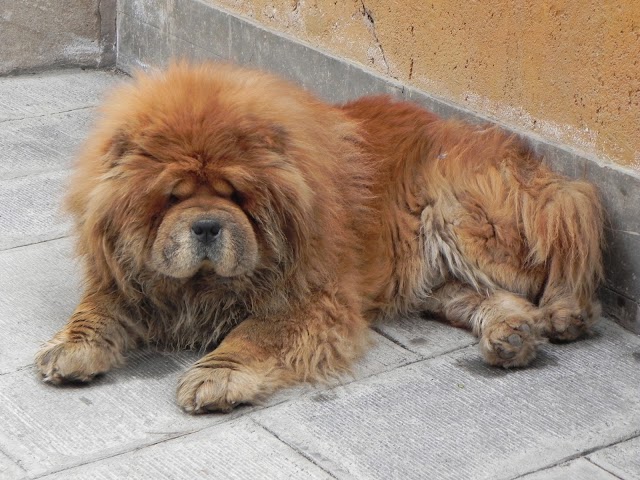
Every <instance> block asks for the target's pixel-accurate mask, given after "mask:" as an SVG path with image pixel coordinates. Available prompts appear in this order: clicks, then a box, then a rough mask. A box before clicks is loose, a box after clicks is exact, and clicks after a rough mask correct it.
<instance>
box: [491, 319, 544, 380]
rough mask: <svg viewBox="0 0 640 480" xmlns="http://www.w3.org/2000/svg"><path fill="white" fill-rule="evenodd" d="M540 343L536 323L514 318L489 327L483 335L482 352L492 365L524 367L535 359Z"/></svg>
mask: <svg viewBox="0 0 640 480" xmlns="http://www.w3.org/2000/svg"><path fill="white" fill-rule="evenodd" d="M540 342H541V340H540V336H539V333H538V327H537V325H536V324H535V322H532V321H527V319H524V318H513V319H508V320H503V321H499V322H495V323H493V324H492V325H489V326H488V327H487V328H486V329H485V331H483V333H482V337H481V339H480V350H481V352H482V355H483V356H484V358H485V361H486V362H487V363H489V364H490V365H495V366H501V367H505V368H509V367H524V366H526V365H528V364H529V363H531V361H532V360H533V359H534V358H535V356H536V347H537V346H538V344H539V343H540Z"/></svg>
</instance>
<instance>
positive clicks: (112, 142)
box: [69, 65, 352, 285]
mask: <svg viewBox="0 0 640 480" xmlns="http://www.w3.org/2000/svg"><path fill="white" fill-rule="evenodd" d="M341 119H342V117H341V116H339V115H338V113H336V111H335V110H333V109H331V107H327V106H324V105H323V104H322V103H320V102H318V101H316V100H315V99H313V97H311V96H310V95H308V94H306V93H305V92H303V91H302V90H300V89H297V88H295V87H293V86H292V85H290V84H289V83H286V82H283V81H281V80H278V79H276V78H275V77H272V76H270V75H267V74H263V73H259V72H255V71H248V70H244V69H239V68H236V67H231V66H221V65H208V66H199V67H190V66H186V65H176V66H173V67H171V68H170V69H169V70H168V71H167V72H165V73H164V74H161V75H143V76H140V77H138V78H137V79H136V81H135V82H134V83H132V84H129V85H126V86H124V87H121V88H119V89H118V90H117V91H116V92H115V93H114V94H113V95H112V96H111V98H110V99H109V100H108V101H107V102H106V104H105V107H104V108H103V119H102V120H101V122H100V124H99V126H98V128H97V129H96V130H95V131H94V133H93V135H92V137H91V138H90V141H89V143H88V145H87V148H86V149H85V152H84V155H83V156H82V157H81V158H80V162H79V165H78V169H77V172H76V176H75V179H74V183H73V185H72V191H71V194H70V196H69V206H70V210H71V211H72V213H74V214H75V216H76V219H77V226H78V230H79V234H80V250H81V253H84V254H86V255H87V256H88V257H92V258H90V262H93V263H94V264H95V265H94V266H92V267H91V268H89V272H90V273H91V274H93V275H94V276H106V277H107V278H108V279H114V278H115V280H116V281H117V282H118V283H119V284H121V285H123V284H126V283H127V281H128V280H129V279H130V278H131V277H132V276H135V275H136V274H139V273H140V272H144V273H146V274H147V275H149V274H160V275H163V276H166V277H170V278H188V277H192V276H193V275H195V274H196V273H197V272H202V273H205V274H211V276H212V278H219V279H223V278H225V279H228V278H230V277H239V276H247V275H249V276H250V275H251V274H252V273H253V272H255V271H256V270H257V269H272V270H275V269H283V268H286V267H287V265H289V266H290V265H291V264H292V263H293V262H295V261H296V260H297V259H298V258H300V255H301V252H302V251H303V250H304V249H305V248H306V245H307V244H308V242H309V241H310V239H313V238H317V237H318V236H319V234H320V233H319V232H321V231H322V229H323V228H325V227H326V226H328V225H327V224H326V219H327V218H328V217H327V216H326V215H325V214H324V213H323V212H324V211H325V210H326V209H325V208H324V207H323V206H322V205H323V203H322V197H323V196H324V197H325V200H324V201H325V202H328V204H331V202H333V201H334V199H333V197H335V195H334V194H333V193H328V191H327V189H330V188H332V187H331V183H332V164H334V163H335V161H336V158H337V157H336V155H337V153H336V152H337V149H339V145H335V144H334V143H335V138H340V137H338V136H337V135H336V133H335V132H333V131H332V129H334V128H336V126H338V127H339V126H340V121H341ZM342 123H344V121H343V122H342ZM345 128H346V133H347V134H349V133H350V132H349V128H351V127H350V125H346V127H345ZM351 133H352V132H351ZM328 207H331V205H328ZM334 210H335V208H334ZM323 221H325V223H324V224H323ZM329 226H330V225H329Z"/></svg>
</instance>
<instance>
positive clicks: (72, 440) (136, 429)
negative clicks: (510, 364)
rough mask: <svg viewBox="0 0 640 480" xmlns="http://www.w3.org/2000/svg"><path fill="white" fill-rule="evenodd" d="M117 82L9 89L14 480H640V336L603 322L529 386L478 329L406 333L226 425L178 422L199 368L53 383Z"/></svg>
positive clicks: (0, 400)
mask: <svg viewBox="0 0 640 480" xmlns="http://www.w3.org/2000/svg"><path fill="white" fill-rule="evenodd" d="M121 81H126V77H124V76H122V75H118V74H114V73H110V72H99V71H92V72H89V71H80V70H66V71H59V72H49V73H44V74H39V75H35V76H33V75H31V76H21V77H10V78H0V155H2V160H1V161H0V478H1V479H5V478H6V479H17V478H56V479H75V478H77V479H85V478H101V479H103V478H104V479H122V478H149V479H160V478H166V479H183V478H184V479H187V478H189V479H191V478H220V479H227V478H238V479H248V478H269V479H270V478H275V479H279V478H291V479H304V478H340V479H347V478H357V479H390V478H398V479H434V480H436V479H515V478H522V479H527V480H542V479H562V478H568V479H581V478H585V479H595V480H605V479H616V478H623V479H640V453H639V451H640V337H638V336H637V335H634V334H632V333H630V332H629V331H626V330H624V329H622V328H621V327H619V326H618V325H616V324H615V323H613V322H610V321H608V320H606V319H603V320H602V321H601V322H600V324H599V325H598V326H597V327H596V331H595V334H594V336H593V337H592V338H589V339H587V340H584V341H581V342H577V343H574V344H569V345H546V346H544V347H543V348H542V351H541V354H540V357H539V358H538V359H537V360H536V361H535V362H534V364H533V365H532V367H531V368H528V369H524V370H517V371H503V370H500V369H495V368H490V367H487V366H485V365H484V364H483V363H482V362H481V359H480V355H479V353H478V351H477V346H476V345H475V343H476V341H475V339H474V338H473V337H472V336H471V335H470V334H468V333H467V332H465V331H462V330H459V329H454V328H452V327H449V326H446V325H442V324H440V323H437V322H435V321H430V320H426V319H423V318H405V319H398V320H397V321H395V322H390V323H388V324H385V325H381V326H378V327H376V332H375V333H374V337H375V338H376V346H375V348H374V349H373V350H372V351H371V352H370V353H369V354H368V355H367V356H366V357H365V358H364V359H362V361H361V362H360V363H359V365H358V366H357V368H356V370H355V372H354V375H353V376H352V377H348V378H345V379H344V380H343V382H342V383H341V384H339V385H333V386H326V387H318V388H313V387H299V388H295V389H291V390H289V391H286V392H282V393H280V394H278V395H276V396H275V397H273V398H271V399H269V400H268V401H267V402H266V404H265V405H260V406H253V407H242V408H240V409H238V410H236V411H234V412H233V413H231V414H228V415H222V414H214V415H206V416H196V417H193V416H189V415H186V414H184V413H183V412H181V411H180V410H179V409H178V408H177V406H176V404H175V399H174V391H175V385H176V381H177V378H178V377H179V375H180V373H181V372H182V371H183V370H184V369H185V368H186V366H187V365H189V363H190V362H192V361H194V360H195V359H196V358H197V354H196V353H194V352H180V353H172V354H170V353H157V352H140V353H136V354H134V355H132V356H131V358H130V359H129V363H128V365H127V366H126V367H125V368H123V369H121V370H116V371H113V372H110V373H108V374H107V375H105V376H104V377H102V378H100V379H99V380H97V381H96V382H95V383H93V384H91V385H87V386H73V387H66V388H56V387H52V386H49V385H45V384H43V383H42V382H41V381H40V380H39V379H38V378H37V376H36V373H35V371H34V369H33V365H32V362H33V355H34V354H35V352H36V350H37V349H38V346H39V345H40V343H41V342H43V341H45V340H47V339H48V338H49V337H50V336H51V335H52V334H53V333H55V331H57V330H58V329H59V328H60V327H61V326H62V324H63V323H64V322H65V321H66V318H67V317H68V315H69V314H70V313H71V312H72V310H73V308H74V306H75V302H76V301H77V299H78V296H79V276H78V270H77V265H76V264H75V262H74V260H73V258H72V255H71V241H70V239H69V238H68V236H67V235H68V231H69V221H68V219H66V218H65V217H64V216H63V215H61V213H60V212H59V203H60V197H61V195H62V193H63V192H64V188H65V187H64V186H65V182H66V180H67V178H68V175H69V167H70V165H71V161H72V158H73V152H74V151H75V149H76V148H77V146H78V145H79V143H80V142H81V139H82V138H83V137H84V135H85V133H86V132H87V130H88V128H89V125H90V121H91V118H92V117H93V115H94V114H95V112H94V110H93V107H94V106H95V105H96V104H97V103H98V100H99V98H100V97H101V95H102V94H103V92H104V91H105V90H106V89H108V88H109V87H110V86H112V85H114V84H117V83H118V82H121Z"/></svg>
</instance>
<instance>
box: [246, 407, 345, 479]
mask: <svg viewBox="0 0 640 480" xmlns="http://www.w3.org/2000/svg"><path fill="white" fill-rule="evenodd" d="M247 418H248V419H249V420H250V421H251V422H252V423H253V424H254V425H256V426H257V427H259V428H260V429H262V430H264V431H265V432H267V433H268V434H270V435H271V436H272V437H274V438H275V439H276V440H278V441H279V442H280V443H282V444H283V445H286V447H287V448H289V449H290V450H291V451H292V452H294V453H296V454H297V455H298V456H300V457H302V458H304V459H305V460H307V461H308V462H309V463H311V464H313V465H315V466H316V467H318V468H319V469H320V470H322V471H323V472H324V473H326V474H327V475H329V476H330V477H331V478H336V479H337V478H338V477H336V476H335V475H334V474H333V473H331V472H330V471H329V470H327V469H326V468H324V467H323V466H322V465H320V464H319V463H318V462H317V461H316V460H315V459H314V458H313V457H310V456H309V455H306V454H305V453H304V452H302V451H300V450H299V449H297V448H296V447H295V446H293V445H290V444H288V443H287V442H285V441H284V440H283V439H282V438H280V436H279V435H278V434H277V433H276V432H274V431H273V430H271V429H270V428H268V427H267V426H265V425H263V424H262V423H260V422H259V421H258V420H256V419H255V418H252V417H247Z"/></svg>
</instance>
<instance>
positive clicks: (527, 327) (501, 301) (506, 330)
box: [433, 282, 542, 367]
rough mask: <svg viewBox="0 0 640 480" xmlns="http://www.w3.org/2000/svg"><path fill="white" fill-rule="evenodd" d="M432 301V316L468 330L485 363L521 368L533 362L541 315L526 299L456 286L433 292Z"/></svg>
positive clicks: (455, 284)
mask: <svg viewBox="0 0 640 480" xmlns="http://www.w3.org/2000/svg"><path fill="white" fill-rule="evenodd" d="M433 299H434V300H435V302H434V303H435V305H436V307H435V308H433V310H435V313H438V314H440V315H443V316H444V317H445V319H446V320H447V321H449V322H451V323H452V324H454V325H456V326H461V327H466V328H470V329H471V330H472V331H473V333H474V334H475V335H476V336H478V337H479V338H480V350H481V352H482V355H483V357H484V359H485V360H486V362H487V363H489V364H491V365H498V366H502V367H522V366H525V365H527V364H529V363H530V362H531V361H532V360H533V359H534V358H535V356H536V346H537V345H538V344H539V343H540V341H541V338H540V330H541V327H542V312H541V311H540V309H538V308H537V307H536V306H535V305H533V304H532V303H530V302H529V301H527V300H526V299H524V298H522V297H520V296H518V295H516V294H513V293H510V292H507V291H504V290H498V291H495V292H492V293H487V294H486V295H483V294H481V293H478V291H477V290H475V289H473V288H472V287H470V286H468V285H466V284H463V283H459V282H450V283H447V284H445V285H444V286H443V287H441V288H439V289H438V290H436V291H434V292H433Z"/></svg>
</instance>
